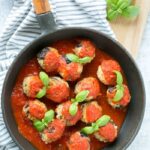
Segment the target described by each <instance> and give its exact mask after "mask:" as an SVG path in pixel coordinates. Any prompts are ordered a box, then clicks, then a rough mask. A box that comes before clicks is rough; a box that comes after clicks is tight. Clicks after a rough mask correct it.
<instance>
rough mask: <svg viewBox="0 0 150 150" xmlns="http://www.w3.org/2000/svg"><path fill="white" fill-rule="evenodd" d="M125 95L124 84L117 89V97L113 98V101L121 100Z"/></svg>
mask: <svg viewBox="0 0 150 150" xmlns="http://www.w3.org/2000/svg"><path fill="white" fill-rule="evenodd" d="M123 95H124V88H123V86H121V87H120V88H119V89H117V91H116V94H115V97H114V98H113V101H114V102H118V101H120V100H121V98H122V97H123Z"/></svg>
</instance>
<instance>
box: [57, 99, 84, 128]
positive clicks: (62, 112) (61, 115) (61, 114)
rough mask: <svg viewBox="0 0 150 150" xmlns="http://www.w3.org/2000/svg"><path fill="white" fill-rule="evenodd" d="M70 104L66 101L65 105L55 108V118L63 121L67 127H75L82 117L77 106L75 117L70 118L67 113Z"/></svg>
mask: <svg viewBox="0 0 150 150" xmlns="http://www.w3.org/2000/svg"><path fill="white" fill-rule="evenodd" d="M71 104H72V102H71V101H67V102H65V103H62V104H60V105H58V106H57V108H56V113H57V118H58V119H63V120H65V122H66V125H67V126H72V125H75V124H76V123H77V122H78V121H79V120H80V119H81V117H82V112H81V109H80V107H79V106H78V111H77V113H76V115H75V116H72V115H71V114H70V113H69V108H70V106H71Z"/></svg>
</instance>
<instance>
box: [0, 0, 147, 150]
mask: <svg viewBox="0 0 150 150" xmlns="http://www.w3.org/2000/svg"><path fill="white" fill-rule="evenodd" d="M12 5H13V0H0V33H1V31H2V28H3V26H4V21H5V19H6V18H7V16H8V13H9V11H10V9H11V7H12ZM136 62H137V63H138V66H139V68H140V70H141V72H142V75H143V77H144V82H145V88H146V94H147V95H146V97H147V104H146V111H145V117H144V121H143V124H142V127H141V129H140V131H139V133H138V135H137V137H136V138H135V140H134V141H133V143H132V144H131V145H130V147H129V148H128V150H148V149H149V147H150V14H149V17H148V21H147V25H146V28H145V32H144V35H143V39H142V44H141V47H140V50H139V52H138V55H137V58H136Z"/></svg>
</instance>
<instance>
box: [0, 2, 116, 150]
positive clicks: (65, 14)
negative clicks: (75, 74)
mask: <svg viewBox="0 0 150 150" xmlns="http://www.w3.org/2000/svg"><path fill="white" fill-rule="evenodd" d="M50 2H51V4H52V8H53V13H54V17H55V21H56V23H57V25H58V27H59V28H62V27H66V26H67V27H68V26H79V27H88V28H93V29H96V30H99V31H102V32H104V33H106V34H107V35H109V36H111V37H115V36H114V34H113V32H112V30H111V28H110V26H109V24H108V22H107V21H106V1H105V0H51V1H50ZM40 34H41V31H40V27H39V24H38V22H37V20H36V17H35V14H34V12H33V7H32V4H31V0H14V6H13V9H12V10H11V13H10V15H9V16H8V19H7V21H6V24H5V28H4V31H3V33H2V34H1V35H0V93H1V90H2V84H3V80H4V78H5V74H6V72H7V69H8V68H9V66H10V64H11V62H12V61H13V59H14V58H15V56H16V55H17V54H18V53H19V52H20V51H21V50H22V49H23V48H24V46H25V45H27V44H28V43H29V42H31V41H32V40H34V39H35V38H36V37H38V36H39V35H40ZM1 149H5V150H17V149H19V148H18V147H17V146H16V144H15V143H14V142H13V141H12V139H11V137H10V136H9V134H8V132H7V129H6V128H5V124H4V122H3V117H2V112H1V106H0V150H1Z"/></svg>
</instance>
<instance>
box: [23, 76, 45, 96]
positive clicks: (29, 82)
mask: <svg viewBox="0 0 150 150" xmlns="http://www.w3.org/2000/svg"><path fill="white" fill-rule="evenodd" d="M43 86H44V85H43V83H42V81H41V80H40V78H39V76H36V75H32V76H28V77H25V78H24V80H23V92H24V93H25V94H26V95H27V96H28V97H31V98H36V95H37V94H38V92H39V91H40V90H41V89H42V88H43Z"/></svg>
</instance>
